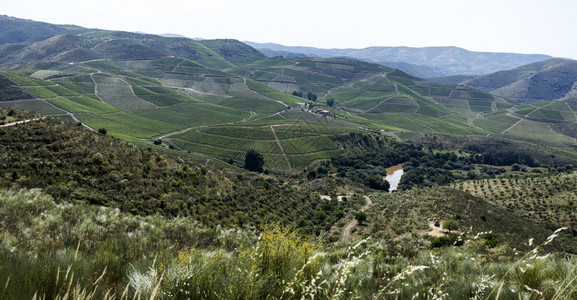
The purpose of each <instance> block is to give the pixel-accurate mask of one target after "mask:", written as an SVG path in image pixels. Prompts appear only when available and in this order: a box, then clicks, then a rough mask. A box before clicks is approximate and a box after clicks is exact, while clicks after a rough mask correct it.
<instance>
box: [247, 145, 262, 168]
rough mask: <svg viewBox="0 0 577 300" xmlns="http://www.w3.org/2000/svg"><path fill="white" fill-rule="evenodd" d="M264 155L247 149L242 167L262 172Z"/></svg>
mask: <svg viewBox="0 0 577 300" xmlns="http://www.w3.org/2000/svg"><path fill="white" fill-rule="evenodd" d="M263 165H264V157H263V156H262V154H260V153H259V152H257V151H255V150H252V149H251V150H248V151H247V152H246V155H245V157H244V168H245V169H247V170H249V171H253V172H262V166H263Z"/></svg>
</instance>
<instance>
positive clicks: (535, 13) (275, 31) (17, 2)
mask: <svg viewBox="0 0 577 300" xmlns="http://www.w3.org/2000/svg"><path fill="white" fill-rule="evenodd" d="M0 2H3V3H2V5H1V6H2V9H1V11H0V14H5V15H8V16H12V17H17V18H23V19H32V20H36V21H44V22H49V23H55V24H75V25H80V26H84V27H88V28H99V29H109V30H123V31H139V32H146V33H151V34H163V33H174V34H181V35H184V36H187V37H191V38H205V39H213V38H232V39H237V40H241V41H252V42H259V43H268V42H272V43H278V44H282V45H286V46H311V47H318V48H364V47H370V46H409V47H427V46H457V47H461V48H465V49H467V50H471V51H488V52H515V53H530V54H548V55H551V56H555V57H565V58H573V59H577V38H575V37H576V36H577V13H576V12H577V1H575V0H548V1H543V0H355V1H341V0H332V1H328V0H291V1H286V0H285V1H275V0H243V1H240V0H236V1H232V0H203V1H198V0H161V1H150V0H138V1H137V0H0Z"/></svg>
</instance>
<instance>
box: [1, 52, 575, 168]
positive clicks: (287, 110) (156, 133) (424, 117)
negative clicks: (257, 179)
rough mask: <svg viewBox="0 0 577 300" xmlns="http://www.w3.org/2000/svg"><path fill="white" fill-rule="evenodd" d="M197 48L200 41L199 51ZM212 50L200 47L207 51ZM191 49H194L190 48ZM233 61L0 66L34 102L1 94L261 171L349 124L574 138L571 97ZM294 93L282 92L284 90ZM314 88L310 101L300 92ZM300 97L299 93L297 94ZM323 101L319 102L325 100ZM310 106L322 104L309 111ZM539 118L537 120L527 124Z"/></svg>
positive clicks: (293, 160) (293, 159) (351, 65)
mask: <svg viewBox="0 0 577 300" xmlns="http://www.w3.org/2000/svg"><path fill="white" fill-rule="evenodd" d="M199 49H200V48H199ZM221 50H222V49H212V50H211V49H208V48H206V47H204V48H202V51H204V52H203V53H204V54H203V55H207V56H210V55H214V56H218V55H219V54H218V53H219V51H221ZM199 51H200V50H199ZM233 60H234V61H236V62H238V63H239V65H236V66H234V64H235V63H233V62H232V61H229V62H228V63H222V62H224V58H221V60H220V62H221V63H222V64H221V63H218V64H217V65H222V66H226V67H227V68H228V69H226V72H225V71H224V70H223V69H220V70H217V69H211V68H209V67H207V65H206V64H205V65H203V64H201V63H202V61H201V60H199V61H192V60H189V59H185V58H178V57H168V58H163V59H139V60H130V59H109V60H106V59H101V60H91V61H87V62H84V63H77V62H75V63H74V64H65V65H62V66H60V69H58V68H55V69H54V70H25V71H18V72H2V73H1V74H2V75H6V77H7V78H8V79H10V80H12V81H13V82H14V83H16V85H18V86H20V88H21V89H23V90H25V91H27V92H29V93H23V94H28V95H29V96H28V97H29V98H30V97H33V96H31V94H32V95H34V96H35V97H37V98H38V99H22V100H18V101H7V102H0V105H2V106H13V107H19V108H24V109H29V110H35V111H38V112H40V113H42V114H45V115H54V116H59V117H61V118H69V119H70V120H72V121H75V122H76V121H78V120H80V121H81V122H83V123H85V125H87V126H89V127H91V128H93V129H98V128H106V129H107V131H108V133H109V134H111V135H114V136H117V137H120V138H123V139H127V140H138V141H140V142H142V141H143V140H144V142H147V143H150V145H152V141H154V140H158V139H161V140H164V141H166V142H167V143H165V144H164V145H162V146H163V147H166V146H167V145H168V146H170V145H173V146H174V147H175V148H176V149H181V150H185V151H188V152H190V153H197V154H202V155H204V156H209V157H216V158H219V159H222V160H224V161H229V160H231V159H232V161H233V162H234V163H235V164H237V165H242V164H243V161H244V154H245V153H246V151H247V150H249V149H254V150H257V151H259V152H261V153H262V154H263V155H264V157H265V161H266V165H265V168H267V169H268V170H269V171H275V172H291V171H300V170H303V169H305V168H306V167H308V166H310V165H311V164H314V163H315V162H316V161H318V160H322V159H329V158H331V157H334V156H335V155H339V154H340V153H342V150H341V149H339V148H338V147H337V145H336V144H335V143H334V142H333V140H332V139H331V137H332V136H335V135H339V134H344V133H347V132H350V131H352V130H359V128H366V129H370V130H373V131H374V130H383V131H399V130H404V131H417V132H425V133H443V134H458V135H487V134H491V133H492V134H501V136H504V137H508V138H512V139H521V140H526V141H530V142H535V143H540V142H541V141H545V142H546V143H548V144H549V145H552V146H554V147H558V146H559V147H564V148H563V149H564V150H567V149H568V148H567V145H574V144H575V141H574V139H573V137H570V136H572V134H569V135H570V136H568V135H565V134H566V133H567V132H570V131H571V127H570V126H565V127H563V128H561V129H560V128H557V127H556V129H557V130H558V132H560V133H557V132H554V131H552V128H551V126H550V125H547V122H549V124H553V123H554V122H557V123H556V124H560V125H567V124H569V125H570V124H573V122H576V121H577V118H576V116H575V113H574V110H575V109H577V104H575V103H574V102H570V101H558V102H548V103H534V104H531V105H525V106H519V107H517V110H516V111H515V112H514V113H513V112H512V111H511V112H507V111H506V110H505V109H508V108H511V107H512V105H511V104H510V103H508V102H507V101H506V100H504V99H502V98H498V97H494V96H491V95H489V94H486V93H483V92H480V91H477V90H474V89H471V88H468V87H463V86H454V85H441V84H437V83H433V82H429V81H426V80H423V79H419V78H415V77H412V76H409V75H407V74H405V73H403V72H400V71H397V70H394V69H390V68H386V67H382V66H378V65H374V64H369V63H364V62H359V61H355V60H350V59H322V58H296V59H284V58H279V59H276V58H275V59H263V60H258V61H254V62H247V61H246V60H245V59H243V58H240V57H237V58H234V59H233ZM213 67H214V64H213ZM295 91H296V92H297V93H294V94H296V95H302V97H298V96H294V95H292V93H293V92H295ZM308 93H314V96H315V97H314V99H316V102H313V101H311V100H309V99H307V94H308ZM308 96H310V95H308ZM329 99H332V100H334V105H332V106H329V105H328V103H330V102H331V101H327V100H329ZM317 109H321V110H322V111H328V112H322V113H321V112H319V111H317ZM531 120H532V121H539V122H531Z"/></svg>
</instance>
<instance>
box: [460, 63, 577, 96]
mask: <svg viewBox="0 0 577 300" xmlns="http://www.w3.org/2000/svg"><path fill="white" fill-rule="evenodd" d="M461 84H463V85H466V86H470V87H473V88H476V89H479V90H482V91H485V92H489V93H491V94H494V95H498V96H501V97H504V98H507V99H511V100H513V101H515V102H518V103H531V102H538V101H550V100H555V99H562V98H565V97H575V96H577V61H572V60H564V59H550V60H546V61H543V62H538V63H533V64H529V65H525V66H521V67H517V68H514V69H512V70H507V71H500V72H496V73H492V74H488V75H484V76H478V77H475V78H473V79H469V80H465V81H463V82H461Z"/></svg>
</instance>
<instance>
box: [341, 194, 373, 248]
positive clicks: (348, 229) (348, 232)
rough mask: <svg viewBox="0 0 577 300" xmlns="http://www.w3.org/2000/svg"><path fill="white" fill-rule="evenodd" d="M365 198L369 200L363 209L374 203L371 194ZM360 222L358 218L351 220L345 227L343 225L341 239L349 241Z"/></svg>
mask: <svg viewBox="0 0 577 300" xmlns="http://www.w3.org/2000/svg"><path fill="white" fill-rule="evenodd" d="M365 199H366V200H367V203H366V204H365V206H363V207H362V208H361V211H365V210H366V209H367V208H368V207H369V205H371V204H373V202H372V201H371V198H369V196H365ZM358 224H359V221H357V219H352V220H351V221H349V222H348V223H347V224H346V225H345V227H343V234H342V235H341V241H343V242H346V241H349V240H350V239H351V230H353V228H355V226H357V225H358Z"/></svg>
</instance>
